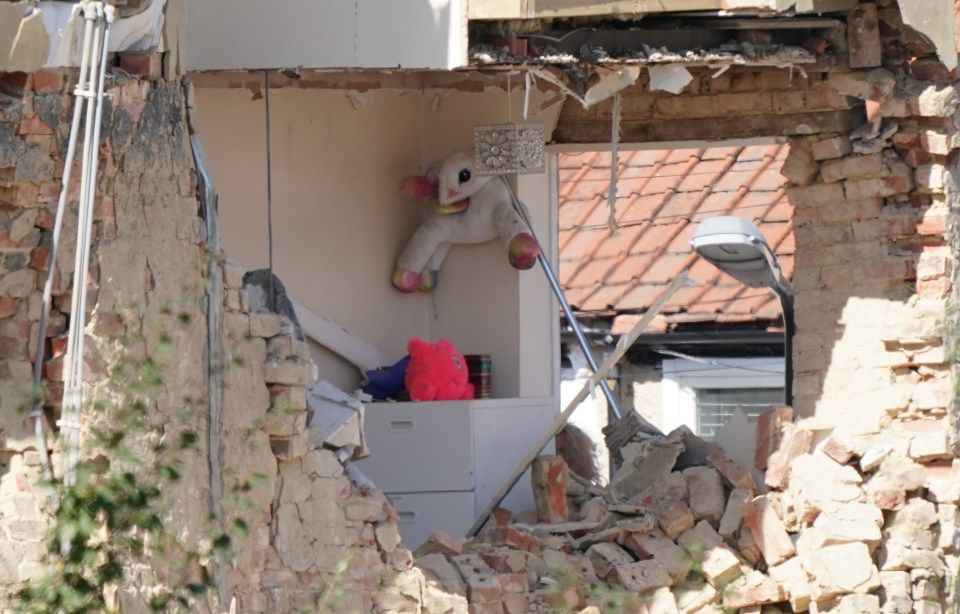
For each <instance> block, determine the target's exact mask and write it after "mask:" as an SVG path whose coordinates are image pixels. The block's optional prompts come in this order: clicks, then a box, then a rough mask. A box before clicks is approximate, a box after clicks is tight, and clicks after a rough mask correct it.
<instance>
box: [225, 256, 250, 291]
mask: <svg viewBox="0 0 960 614" xmlns="http://www.w3.org/2000/svg"><path fill="white" fill-rule="evenodd" d="M221 267H222V268H223V285H224V287H225V288H234V289H236V288H240V287H241V286H243V276H244V274H245V273H246V271H245V270H244V268H243V267H242V266H240V263H239V262H237V261H236V260H234V259H232V258H224V260H223V262H222V263H221Z"/></svg>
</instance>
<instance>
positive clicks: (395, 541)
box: [373, 522, 401, 554]
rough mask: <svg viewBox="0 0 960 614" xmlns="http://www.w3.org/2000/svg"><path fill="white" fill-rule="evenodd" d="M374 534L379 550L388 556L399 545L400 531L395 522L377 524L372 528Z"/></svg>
mask: <svg viewBox="0 0 960 614" xmlns="http://www.w3.org/2000/svg"><path fill="white" fill-rule="evenodd" d="M373 531H374V534H375V536H376V538H377V545H379V546H380V549H381V550H383V551H384V552H386V553H387V554H390V553H391V552H393V551H394V550H396V549H397V546H398V545H400V541H401V539H400V531H399V529H397V523H395V522H378V523H376V525H375V526H374V529H373Z"/></svg>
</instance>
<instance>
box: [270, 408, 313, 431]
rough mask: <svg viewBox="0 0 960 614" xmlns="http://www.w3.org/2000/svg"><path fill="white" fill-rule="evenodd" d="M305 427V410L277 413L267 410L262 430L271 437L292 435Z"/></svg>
mask: <svg viewBox="0 0 960 614" xmlns="http://www.w3.org/2000/svg"><path fill="white" fill-rule="evenodd" d="M306 429H307V412H305V411H301V412H298V413H285V414H277V413H274V412H272V411H270V412H267V415H266V417H265V418H264V421H263V432H264V433H266V434H267V435H270V436H271V437H292V436H294V435H296V434H298V433H303V432H305V431H306Z"/></svg>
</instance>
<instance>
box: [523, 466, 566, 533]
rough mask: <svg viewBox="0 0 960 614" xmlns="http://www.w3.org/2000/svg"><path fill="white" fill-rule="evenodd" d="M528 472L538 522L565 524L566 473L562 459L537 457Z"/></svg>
mask: <svg viewBox="0 0 960 614" xmlns="http://www.w3.org/2000/svg"><path fill="white" fill-rule="evenodd" d="M530 470H531V484H532V487H533V499H534V503H535V504H536V506H537V516H538V518H539V520H540V522H546V523H560V522H566V521H567V519H568V514H567V481H568V471H567V463H566V462H565V461H564V460H563V457H561V456H541V457H538V458H537V459H536V460H534V461H533V465H532V467H531V468H530Z"/></svg>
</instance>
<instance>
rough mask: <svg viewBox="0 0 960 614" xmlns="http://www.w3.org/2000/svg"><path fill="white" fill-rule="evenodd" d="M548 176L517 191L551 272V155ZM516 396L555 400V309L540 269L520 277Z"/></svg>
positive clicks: (533, 178) (522, 183)
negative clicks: (553, 398) (518, 359)
mask: <svg viewBox="0 0 960 614" xmlns="http://www.w3.org/2000/svg"><path fill="white" fill-rule="evenodd" d="M547 160H548V163H547V172H546V173H544V174H540V175H520V176H518V177H517V192H518V194H519V196H520V200H522V201H523V202H524V204H526V205H527V209H528V211H529V214H530V220H531V223H532V224H533V230H534V233H536V235H537V240H538V241H539V242H540V247H541V249H542V250H543V253H544V256H546V258H547V260H548V261H550V262H551V266H553V267H554V269H553V270H554V272H555V273H556V271H557V270H558V269H557V266H556V262H557V261H556V258H555V257H554V256H555V254H554V252H555V251H556V250H555V243H556V241H555V238H556V237H557V230H556V217H555V213H556V209H557V207H556V200H555V199H554V198H552V195H551V193H552V190H551V186H550V182H551V177H555V176H556V173H555V170H556V165H555V164H554V162H555V161H556V155H555V154H548V155H547ZM519 289H520V313H519V316H520V327H519V332H520V339H519V340H520V396H521V397H544V396H549V397H555V396H556V395H557V392H558V386H559V381H558V379H557V378H556V377H555V375H556V374H557V373H558V372H559V366H560V359H559V354H558V351H559V348H560V307H559V303H557V300H556V298H554V295H553V290H551V288H550V284H549V282H548V281H547V275H546V272H545V271H544V270H543V269H542V268H541V266H540V264H537V265H536V266H534V268H532V269H530V270H529V271H526V272H524V273H522V274H521V275H520V287H519Z"/></svg>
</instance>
